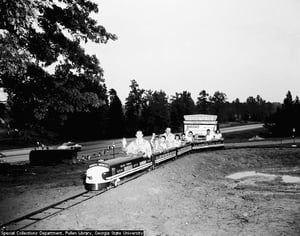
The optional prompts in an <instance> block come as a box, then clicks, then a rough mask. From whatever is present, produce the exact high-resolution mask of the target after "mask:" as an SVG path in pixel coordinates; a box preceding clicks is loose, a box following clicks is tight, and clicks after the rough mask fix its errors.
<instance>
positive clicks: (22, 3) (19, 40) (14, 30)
mask: <svg viewBox="0 0 300 236" xmlns="http://www.w3.org/2000/svg"><path fill="white" fill-rule="evenodd" d="M97 12H98V6H97V4H95V3H92V2H91V1H89V0H86V1H81V0H74V1H69V0H62V1H52V0H44V1H38V0H15V1H6V0H1V2H0V19H1V20H0V51H1V53H0V65H1V67H0V86H1V87H4V88H5V91H6V92H7V93H8V103H9V105H10V106H11V108H12V116H13V119H14V124H15V126H17V127H18V128H23V129H26V128H27V129H30V130H31V129H34V128H35V129H37V130H40V128H46V129H49V128H50V127H49V126H48V127H44V125H45V124H48V123H49V122H48V121H49V120H52V121H53V122H54V125H53V127H52V128H54V127H55V128H58V127H60V128H61V127H62V126H63V125H64V124H65V122H66V121H67V120H68V118H69V117H70V115H72V114H74V113H80V112H92V111H93V110H94V109H97V108H100V107H102V106H104V105H106V100H105V96H106V88H105V84H104V79H103V70H102V68H101V67H100V66H99V61H98V59H97V58H96V56H94V55H93V56H90V55H87V54H85V51H84V49H83V48H82V47H81V46H80V43H83V42H87V41H91V42H94V43H106V42H107V41H108V40H110V39H112V40H115V39H116V36H115V35H113V34H111V33H108V32H107V31H106V29H105V28H104V27H103V26H101V25H98V24H97V22H96V21H95V20H94V19H92V18H91V17H90V16H89V15H90V13H97ZM41 49H42V50H41ZM49 66H51V67H52V68H54V72H53V73H50V72H49V70H47V67H49ZM95 87H97V88H96V90H97V92H95V90H94V88H95ZM100 91H101V94H100V93H99V92H100ZM19 117H22V118H21V119H19ZM47 120H48V121H47ZM100 122H101V121H100Z"/></svg>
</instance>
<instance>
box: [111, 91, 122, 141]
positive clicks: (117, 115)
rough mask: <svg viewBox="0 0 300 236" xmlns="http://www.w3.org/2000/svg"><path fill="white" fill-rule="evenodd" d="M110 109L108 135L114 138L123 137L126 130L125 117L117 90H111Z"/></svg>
mask: <svg viewBox="0 0 300 236" xmlns="http://www.w3.org/2000/svg"><path fill="white" fill-rule="evenodd" d="M109 100H110V102H109V109H108V122H109V123H108V127H109V128H108V135H109V137H112V138H117V137H123V136H124V134H125V133H124V131H125V119H124V113H123V107H122V102H121V100H120V99H119V97H118V95H117V92H116V90H114V89H111V90H110V91H109Z"/></svg>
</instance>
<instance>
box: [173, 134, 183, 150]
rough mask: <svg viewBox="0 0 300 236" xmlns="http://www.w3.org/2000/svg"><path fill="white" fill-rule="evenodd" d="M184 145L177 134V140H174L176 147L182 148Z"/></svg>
mask: <svg viewBox="0 0 300 236" xmlns="http://www.w3.org/2000/svg"><path fill="white" fill-rule="evenodd" d="M181 145H182V142H181V140H180V135H179V134H176V135H175V140H174V147H180V146H181Z"/></svg>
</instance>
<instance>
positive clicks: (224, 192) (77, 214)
mask: <svg viewBox="0 0 300 236" xmlns="http://www.w3.org/2000/svg"><path fill="white" fill-rule="evenodd" d="M87 165H88V163H86V164H77V165H59V166H52V167H30V166H23V167H13V168H11V167H10V168H8V167H7V168H2V170H1V182H0V187H1V193H0V223H1V224H2V223H4V222H7V221H8V220H11V219H13V218H16V217H18V216H21V215H24V214H26V213H29V212H32V211H33V210H36V209H39V208H41V207H44V206H46V205H49V204H51V203H54V202H56V201H59V200H62V199H64V198H66V197H68V196H71V195H74V194H76V193H79V192H81V191H84V188H83V185H82V180H81V174H82V173H83V172H84V170H85V169H86V167H87ZM243 170H255V171H259V172H264V173H271V174H278V175H283V174H289V175H292V176H300V149H299V148H294V149H292V148H251V149H247V148H243V149H228V150H219V151H210V152H201V153H194V154H190V155H186V156H184V157H182V158H180V159H178V160H176V161H170V162H168V163H167V164H164V165H162V166H160V167H159V168H157V169H155V170H153V171H150V172H148V173H146V174H145V175H143V176H141V177H139V178H137V179H135V180H132V181H130V182H127V183H125V184H124V185H121V186H118V187H117V188H114V189H111V190H109V191H107V192H105V193H104V194H102V195H99V196H97V197H94V198H92V199H90V200H88V201H86V202H83V203H81V204H79V205H76V206H74V207H72V208H70V209H68V210H66V211H63V212H61V213H59V214H57V215H55V216H52V217H50V218H48V219H46V220H43V221H40V222H38V223H36V224H34V225H32V226H29V227H28V228H27V229H44V230H46V229H49V230H50V229H51V230H53V229H63V230H66V229H73V230H74V229H85V230H90V229H99V230H100V229H107V230H109V229H141V230H144V232H145V235H160V236H162V235H164V236H166V235H169V236H173V235H300V184H299V183H290V184H288V183H283V182H281V181H280V178H276V179H275V180H272V181H269V180H267V179H264V178H256V179H251V181H250V179H245V178H244V179H241V180H231V179H228V178H225V177H226V176H227V175H229V174H232V173H235V172H239V171H243Z"/></svg>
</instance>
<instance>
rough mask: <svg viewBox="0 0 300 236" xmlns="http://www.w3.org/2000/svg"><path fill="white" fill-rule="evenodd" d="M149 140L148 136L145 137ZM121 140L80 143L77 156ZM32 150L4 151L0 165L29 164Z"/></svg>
mask: <svg viewBox="0 0 300 236" xmlns="http://www.w3.org/2000/svg"><path fill="white" fill-rule="evenodd" d="M262 127H263V124H251V125H241V126H233V127H226V128H221V132H222V133H233V132H240V131H245V130H251V129H258V128H262ZM146 138H147V139H150V136H148V137H146ZM132 139H133V138H128V139H127V142H130V141H131V140H132ZM121 143H122V139H111V140H96V141H89V142H83V143H80V144H81V145H82V150H81V151H80V152H78V155H85V154H87V153H92V152H93V151H95V152H98V151H99V150H106V149H108V148H109V146H112V145H115V146H117V147H120V146H121V145H122V144H121ZM49 148H50V149H54V148H56V146H51V147H49ZM32 149H33V148H24V149H13V150H4V151H1V153H2V154H3V155H4V157H2V158H0V163H1V162H4V163H11V164H24V163H29V152H30V151H31V150H32Z"/></svg>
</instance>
